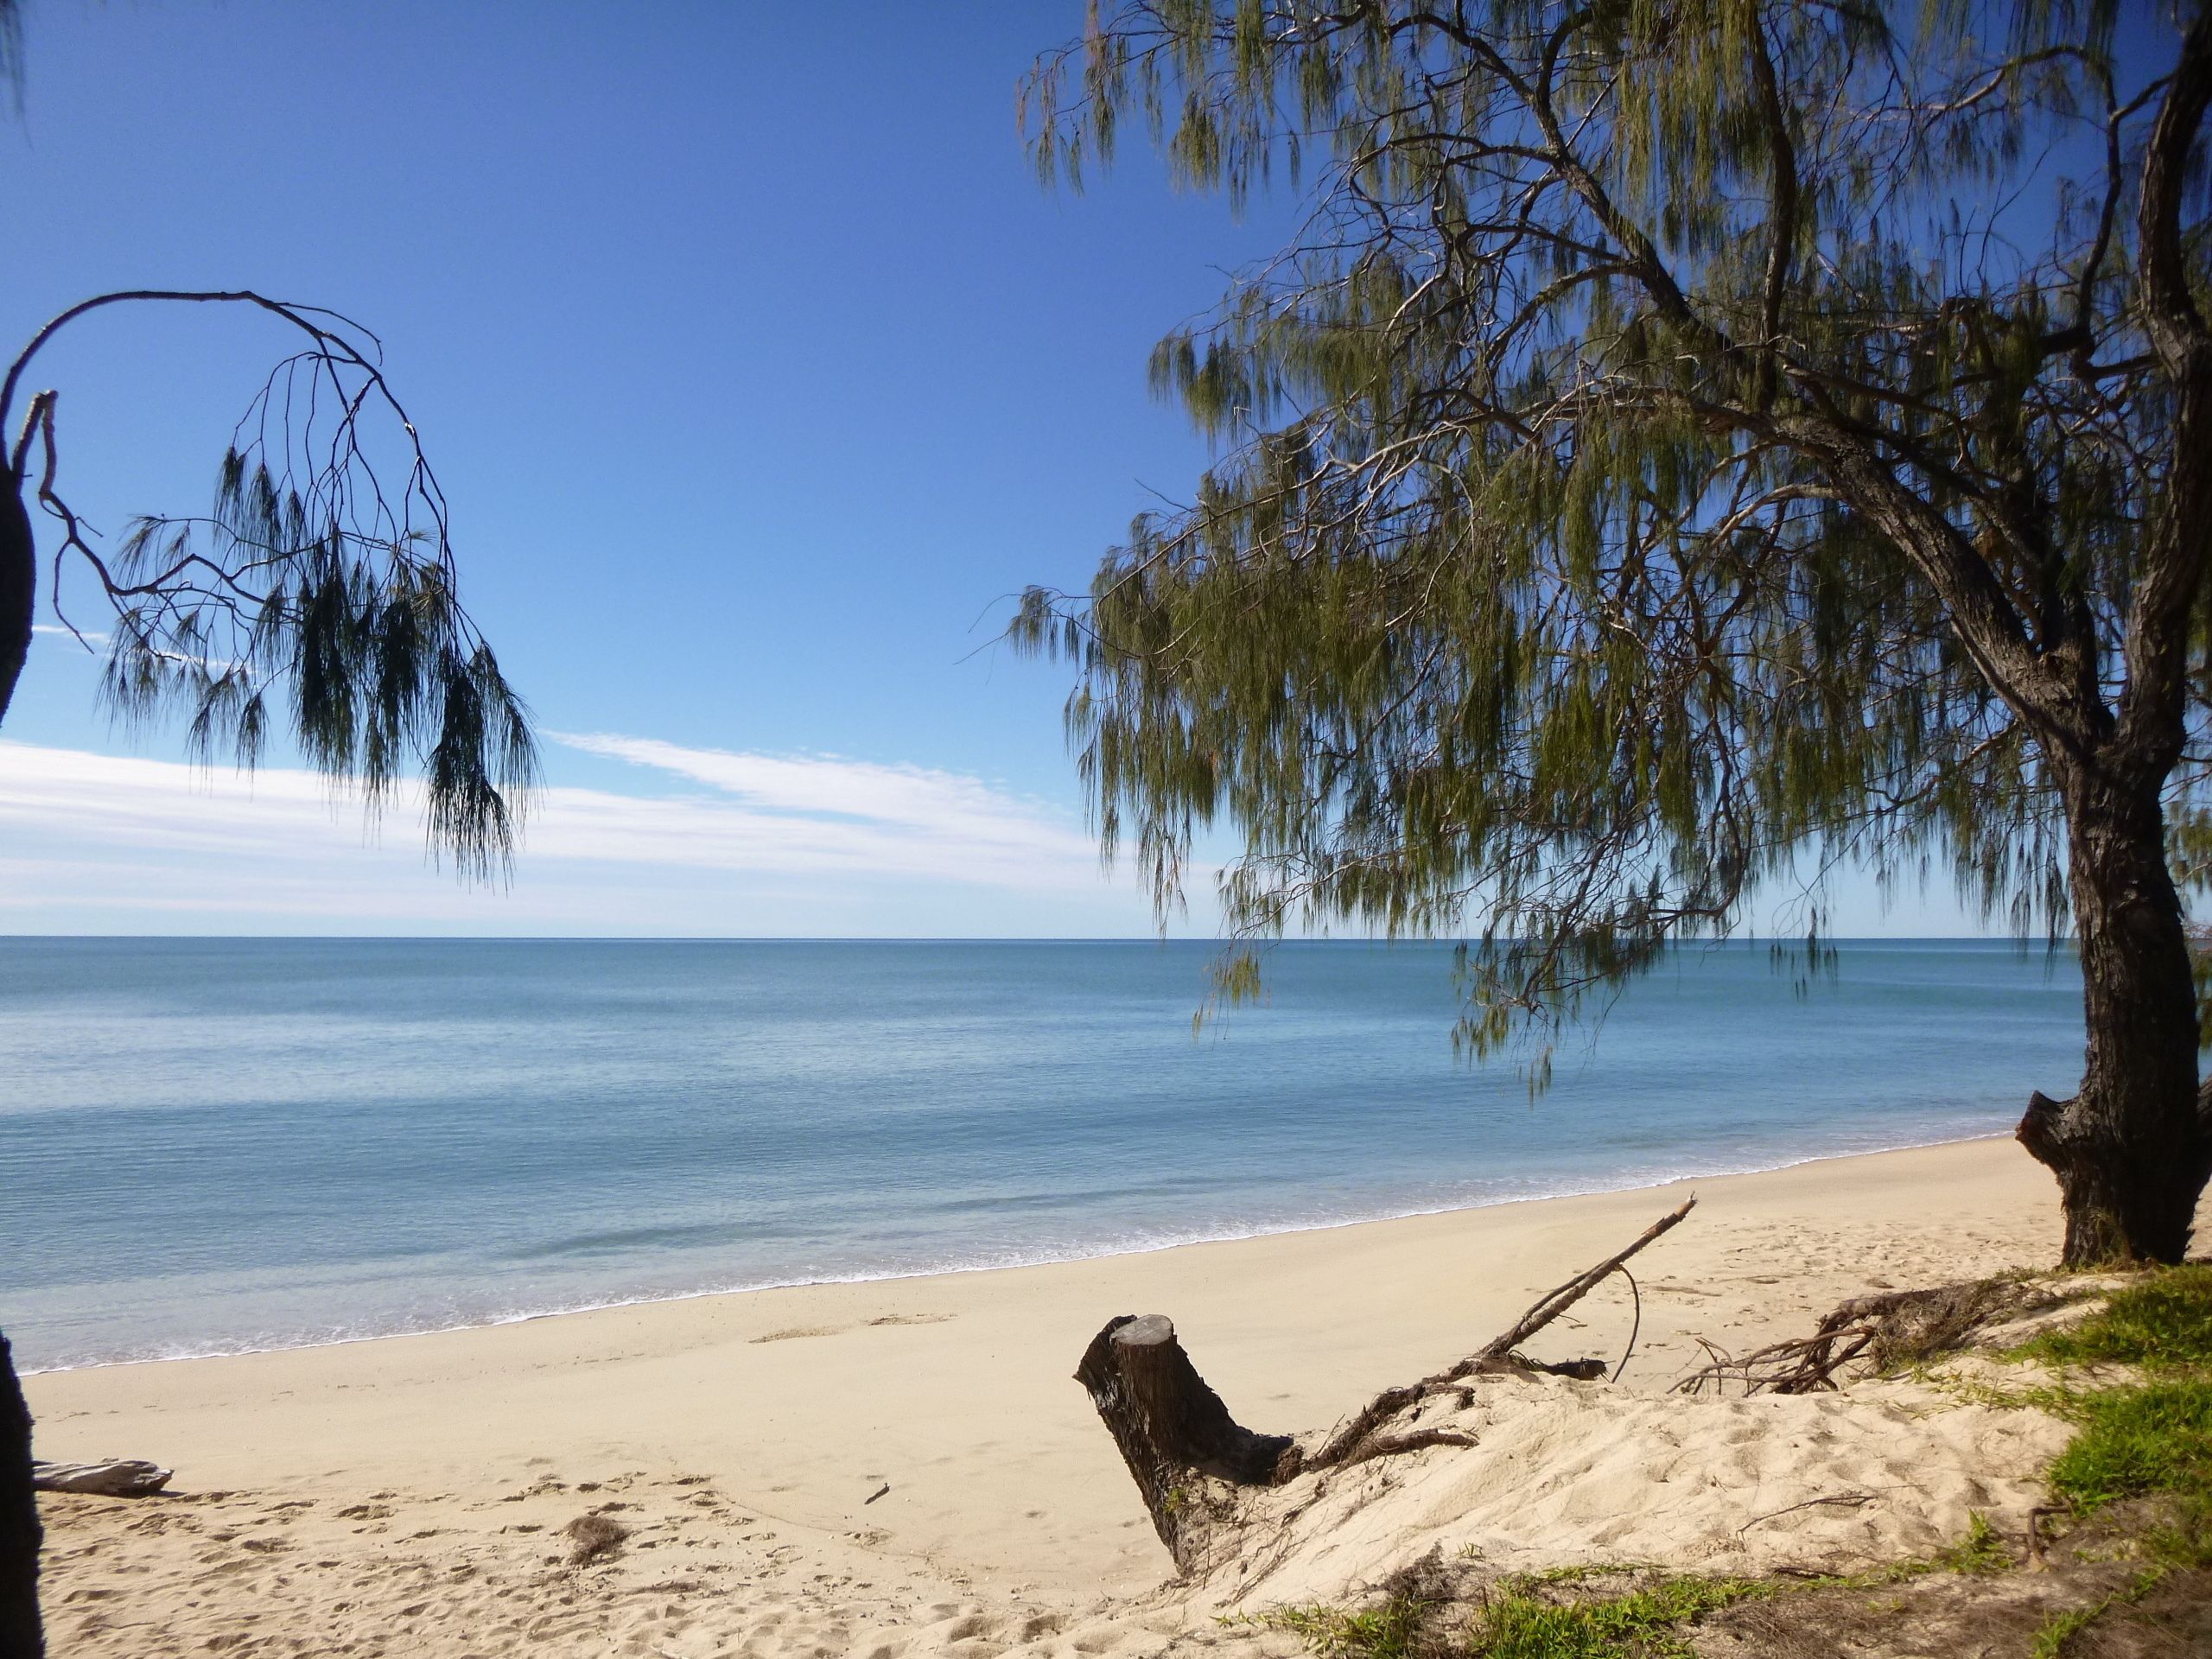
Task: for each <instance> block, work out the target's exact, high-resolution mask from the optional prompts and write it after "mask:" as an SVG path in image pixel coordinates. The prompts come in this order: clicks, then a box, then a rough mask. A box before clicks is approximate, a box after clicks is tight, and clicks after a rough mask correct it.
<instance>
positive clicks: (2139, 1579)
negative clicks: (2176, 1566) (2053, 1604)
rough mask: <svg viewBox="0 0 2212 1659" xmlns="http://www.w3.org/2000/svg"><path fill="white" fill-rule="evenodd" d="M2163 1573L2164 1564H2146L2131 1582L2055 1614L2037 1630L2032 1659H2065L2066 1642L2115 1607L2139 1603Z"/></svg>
mask: <svg viewBox="0 0 2212 1659" xmlns="http://www.w3.org/2000/svg"><path fill="white" fill-rule="evenodd" d="M2165 1576H2166V1569H2165V1568H2164V1567H2146V1568H2145V1569H2144V1571H2142V1572H2140V1573H2137V1574H2136V1575H2135V1579H2134V1580H2133V1582H2132V1583H2130V1584H2129V1585H2127V1586H2126V1587H2125V1588H2123V1589H2119V1590H2115V1591H2113V1592H2112V1594H2110V1595H2108V1596H2107V1597H2106V1598H2105V1599H2103V1600H2101V1601H2093V1602H2091V1603H2090V1604H2089V1605H2088V1606H2086V1607H2069V1608H2068V1609H2067V1610H2066V1611H2064V1612H2063V1613H2054V1614H2052V1615H2051V1617H2050V1618H2047V1619H2045V1620H2044V1623H2043V1628H2042V1629H2041V1630H2037V1632H2036V1645H2035V1648H2034V1650H2033V1651H2034V1659H2064V1655H2065V1652H2066V1644H2067V1643H2069V1641H2071V1640H2073V1638H2074V1637H2077V1636H2079V1635H2080V1634H2081V1633H2082V1631H2083V1630H2088V1628H2089V1626H2090V1625H2092V1624H2095V1623H2096V1622H2097V1621H2098V1620H2099V1619H2100V1618H2103V1617H2104V1616H2105V1614H2106V1613H2107V1612H2109V1611H2111V1610H2112V1609H2113V1608H2114V1607H2122V1606H2128V1605H2133V1603H2135V1602H2139V1601H2140V1600H2142V1599H2143V1598H2144V1597H2145V1596H2146V1595H2148V1594H2150V1592H2152V1591H2153V1590H2155V1589H2156V1588H2158V1585H2159V1582H2160V1581H2161V1580H2164V1577H2165Z"/></svg>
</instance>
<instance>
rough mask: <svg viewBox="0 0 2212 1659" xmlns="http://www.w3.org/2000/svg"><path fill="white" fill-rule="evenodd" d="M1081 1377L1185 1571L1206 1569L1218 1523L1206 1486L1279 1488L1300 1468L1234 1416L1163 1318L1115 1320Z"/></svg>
mask: <svg viewBox="0 0 2212 1659" xmlns="http://www.w3.org/2000/svg"><path fill="white" fill-rule="evenodd" d="M1075 1376H1076V1381H1077V1382H1078V1383H1082V1384H1083V1386H1084V1388H1086V1389H1089V1390H1090V1399H1091V1403H1092V1404H1094V1405H1096V1407H1097V1408H1098V1414H1099V1416H1100V1417H1102V1418H1103V1419H1104V1420H1105V1423H1106V1427H1107V1430H1108V1432H1109V1433H1111V1434H1112V1435H1113V1437H1114V1443H1115V1445H1116V1446H1119V1447H1120V1448H1121V1451H1122V1461H1123V1462H1124V1463H1126V1464H1128V1466H1129V1473H1130V1474H1131V1475H1133V1476H1134V1477H1135V1479H1136V1483H1137V1490H1138V1491H1140V1492H1141V1493H1142V1494H1143V1496H1144V1506H1145V1508H1146V1509H1147V1510H1150V1511H1151V1513H1152V1524H1153V1527H1154V1530H1156V1531H1157V1532H1158V1533H1159V1534H1160V1542H1161V1543H1163V1544H1165V1545H1166V1546H1167V1553H1168V1554H1170V1555H1172V1556H1173V1557H1174V1558H1175V1565H1176V1567H1178V1568H1179V1570H1181V1571H1183V1572H1189V1571H1190V1570H1191V1569H1192V1567H1195V1566H1196V1565H1198V1557H1199V1554H1200V1550H1201V1547H1202V1545H1203V1543H1204V1539H1205V1529H1206V1525H1207V1522H1208V1521H1209V1520H1210V1518H1211V1505H1210V1504H1209V1503H1207V1502H1206V1497H1205V1491H1204V1488H1203V1484H1202V1482H1203V1480H1204V1479H1205V1478H1206V1477H1209V1476H1210V1477H1212V1478H1216V1479H1219V1480H1226V1481H1230V1482H1232V1483H1234V1484H1237V1485H1240V1486H1273V1485H1276V1484H1280V1483H1281V1481H1283V1480H1285V1479H1287V1478H1289V1476H1290V1475H1291V1473H1293V1472H1294V1471H1295V1469H1296V1466H1297V1465H1296V1458H1297V1448H1296V1447H1295V1446H1293V1445H1292V1444H1291V1440H1290V1437H1289V1436H1288V1435H1287V1434H1255V1433H1253V1432H1252V1431H1251V1430H1250V1429H1249V1428H1244V1427H1239V1426H1238V1424H1237V1422H1236V1420H1235V1419H1234V1418H1232V1417H1231V1416H1230V1414H1229V1408H1228V1407H1226V1406H1224V1405H1223V1404H1222V1403H1221V1396H1220V1395H1217V1394H1216V1393H1215V1392H1214V1391H1213V1390H1212V1389H1210V1388H1208V1387H1207V1386H1206V1384H1205V1378H1203V1377H1201V1376H1199V1375H1198V1371H1197V1370H1196V1369H1195V1368H1194V1367H1193V1366H1192V1363H1191V1361H1190V1357H1189V1356H1188V1355H1186V1354H1185V1353H1184V1351H1183V1344H1181V1343H1179V1342H1178V1341H1177V1340H1176V1339H1175V1326H1174V1323H1173V1321H1172V1320H1170V1319H1168V1318H1167V1317H1166V1315H1165V1314H1160V1313H1147V1314H1146V1315H1145V1316H1144V1317H1143V1318H1142V1319H1138V1318H1136V1317H1135V1315H1133V1314H1128V1313H1124V1314H1122V1316H1121V1317H1120V1318H1119V1319H1109V1320H1108V1321H1107V1324H1106V1328H1105V1329H1104V1330H1103V1331H1101V1332H1099V1333H1098V1334H1097V1335H1096V1336H1095V1337H1093V1338H1091V1339H1090V1347H1089V1348H1087V1349H1085V1350H1084V1355H1083V1363H1081V1364H1079V1365H1077V1367H1076V1371H1075Z"/></svg>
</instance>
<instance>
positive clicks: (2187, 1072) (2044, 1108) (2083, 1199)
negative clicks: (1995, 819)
mask: <svg viewBox="0 0 2212 1659" xmlns="http://www.w3.org/2000/svg"><path fill="white" fill-rule="evenodd" d="M2061 788H2062V791H2063V794H2064V797H2065V801H2066V816H2067V833H2068V842H2069V846H2068V856H2069V864H2070V869H2069V876H2070V884H2069V885H2070V887H2071V890H2072V896H2073V904H2074V925H2075V938H2076V939H2077V941H2078V942H2079V945H2080V950H2081V955H2082V1001H2083V1011H2084V1014H2086V1016H2087V1024H2088V1056H2087V1065H2086V1066H2085V1068H2084V1071H2083V1075H2082V1090H2081V1092H2080V1093H2079V1094H2078V1095H2076V1096H2074V1098H2073V1099H2071V1100H2066V1101H2054V1100H2050V1099H2047V1098H2046V1097H2045V1096H2043V1095H2040V1094H2038V1095H2036V1096H2033V1097H2032V1098H2031V1100H2030V1102H2029V1104H2028V1111H2027V1116H2024V1117H2023V1118H2022V1119H2021V1120H2020V1127H2019V1128H2018V1135H2019V1138H2020V1141H2021V1142H2022V1143H2023V1144H2024V1145H2025V1146H2026V1147H2027V1149H2028V1150H2029V1151H2030V1152H2031V1153H2032V1154H2034V1155H2035V1156H2036V1158H2037V1160H2040V1161H2041V1162H2043V1163H2044V1164H2046V1165H2048V1166H2050V1169H2051V1171H2052V1173H2055V1174H2056V1176H2057V1177H2058V1186H2059V1192H2060V1195H2061V1197H2062V1198H2063V1201H2064V1204H2065V1210H2066V1247H2065V1255H2064V1261H2065V1264H2066V1265H2067V1266H2069V1267H2077V1268H2078V1267H2089V1266H2092V1265H2094V1264H2096V1263H2099V1262H2121V1261H2143V1262H2178V1261H2180V1260H2181V1259H2182V1257H2183V1255H2184V1254H2185V1253H2186V1252H2187V1250H2188V1249H2189V1235H2190V1222H2191V1219H2192V1218H2193V1217H2194V1216H2195V1214H2196V1200H2197V1198H2198V1195H2199V1194H2201V1193H2202V1192H2203V1190H2204V1184H2205V1180H2206V1178H2207V1176H2208V1175H2212V1119H2209V1118H2208V1116H2207V1114H2206V1109H2205V1107H2204V1105H2203V1103H2202V1102H2201V1101H2200V1098H2199V1096H2198V1092H2197V1077H2196V1046H2197V1027H2196V986H2195V982H2194V981H2193V979H2192V977H2191V976H2190V957H2189V942H2188V939H2187V938H2186V937H2185V936H2184V935H2183V931H2182V915H2181V902H2180V899H2179V897H2178V896H2177V894H2176V893H2175V891H2174V884H2173V878H2172V876H2171V874H2170V873H2169V872H2168V870H2167V868H2166V856H2165V855H2166V843H2165V821H2164V813H2163V811H2162V810H2161V809H2160V806H2159V802H2158V790H2157V787H2156V786H2155V785H2152V786H2151V787H2148V788H2145V787H2139V786H2137V787H2129V786H2126V785H2121V784H2120V783H2117V782H2115V781H2114V780H2113V779H2110V778H2108V777H2107V776H2105V775H2103V773H2102V772H2101V771H2100V769H2098V768H2097V767H2096V766H2095V765H2094V762H2092V763H2090V764H2089V765H2088V766H2082V767H2080V768H2078V769H2076V768H2068V769H2067V771H2066V772H2065V773H2064V774H2063V776H2062V779H2061Z"/></svg>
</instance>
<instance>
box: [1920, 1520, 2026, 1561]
mask: <svg viewBox="0 0 2212 1659" xmlns="http://www.w3.org/2000/svg"><path fill="white" fill-rule="evenodd" d="M1936 1565H1937V1566H1939V1567H1948V1568H1950V1570H1951V1571H1952V1572H1954V1573H2002V1572H2003V1571H2004V1570H2005V1568H2006V1567H2010V1566H2012V1551H2011V1550H2009V1549H2007V1548H2005V1541H2004V1539H2003V1538H2001V1537H1999V1535H1998V1532H1997V1529H1996V1528H1994V1527H1993V1526H1991V1525H1990V1524H1989V1517H1988V1516H1986V1515H1984V1514H1983V1513H1982V1512H1981V1511H1980V1510H1967V1535H1966V1536H1965V1537H1963V1538H1961V1539H1960V1540H1959V1541H1958V1542H1956V1543H1955V1544H1950V1545H1947V1546H1945V1547H1944V1548H1942V1549H1939V1550H1937V1551H1936Z"/></svg>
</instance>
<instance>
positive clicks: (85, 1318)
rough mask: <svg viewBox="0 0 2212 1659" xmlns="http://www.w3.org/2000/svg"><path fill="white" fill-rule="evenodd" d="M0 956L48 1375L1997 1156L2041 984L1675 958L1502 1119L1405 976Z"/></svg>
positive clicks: (1027, 945)
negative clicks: (1827, 972) (1257, 991)
mask: <svg viewBox="0 0 2212 1659" xmlns="http://www.w3.org/2000/svg"><path fill="white" fill-rule="evenodd" d="M1212 953H1213V947H1211V945H1208V944H1197V943H1192V944H1166V945H1161V944H1152V943H1135V942H1131V943H1124V942H1109V943H1100V942H1088V943H1069V944H1052V943H1031V942H1017V943H1004V944H973V943H958V944H936V943H912V942H897V943H881V944H865V943H862V944H855V943H846V942H838V943H823V944H813V943H757V942H739V943H694V942H634V943H608V942H593V941H562V942H553V943H542V942H510V941H461V940H453V941H401V940H264V939H235V940H233V939H175V940H137V939H131V940H125V939H26V938H10V939H0V1325H4V1327H5V1328H6V1330H7V1332H8V1333H9V1335H10V1338H11V1339H12V1340H13V1341H14V1342H15V1344H16V1348H17V1354H18V1359H19V1363H23V1364H25V1365H26V1366H28V1367H30V1368H34V1369H37V1368H51V1367H54V1366H64V1365H77V1364H86V1363H99V1362H103V1361H111V1360H118V1359H132V1358H152V1357H163V1356H172V1355H182V1354H199V1353H214V1352H230V1351H240V1350H246V1349H253V1348H264V1347H271V1346H283V1345H291V1344H303V1343H314V1342H324V1341H332V1340H339V1339H343V1338H353V1337H363V1336H372V1335H378V1334H385V1333H390V1332H401V1331H419V1330H428V1329H434V1328H437V1327H440V1326H444V1325H466V1324H480V1323H486V1322H490V1321H493V1320H497V1319H510V1318H516V1317H521V1316H524V1315H527V1314H531V1313H543V1312H548V1311H551V1310H554V1309H558V1308H566V1307H575V1306H591V1305H597V1304H601V1303H607V1302H613V1301H623V1300H637V1299H641V1298H652V1297H664V1296H673V1295H682V1294H692V1293H696V1292H702V1291H709V1290H719V1289H732V1288H738V1287H750V1286H758V1285H766V1284H780V1283H791V1282H797V1281H815V1280H824V1279H844V1278H868V1277H877V1276H882V1275H887V1274H906V1273H921V1272H931V1271H937V1270H943V1269H948V1268H974V1267H986V1266H997V1265H1003V1264H1007V1263H1014V1262H1037V1261H1046V1260H1053V1259H1059V1258H1065V1257H1071V1256H1081V1255H1102V1254H1106V1253H1109V1252H1113V1251H1117V1250H1128V1249H1146V1248H1151V1247H1155V1246H1159V1245H1163V1244H1168V1243H1176V1242H1179V1241H1184V1240H1190V1239H1198V1238H1219V1237H1224V1236H1239V1235H1245V1234H1251V1233H1258V1232H1268V1231H1275V1230H1285V1229H1291V1228H1299V1227H1309V1226H1315V1225H1321V1224H1327V1223H1331V1222H1338V1221H1345V1220H1351V1219H1360V1218H1368V1217H1381V1216H1389V1215H1402V1214H1408V1213H1411V1212H1414V1211H1423V1210H1434V1209H1440V1208H1446V1207H1451V1206H1456V1205H1469V1204H1481V1203H1487V1202H1493V1201H1497V1200H1500V1199H1506V1198H1526V1197H1533V1196H1540V1195H1545V1194H1552V1193H1560V1192H1588V1191H1595V1190H1599V1189H1601V1188H1610V1187H1620V1186H1627V1185H1642V1184H1645V1183H1649V1182H1654V1181H1658V1180H1663V1179H1669V1178H1670V1177H1673V1176H1677V1175H1684V1174H1702V1173H1719V1172H1723V1171H1732V1170H1745V1169H1756V1168H1768V1167H1773V1166H1778V1165H1782V1164H1785V1163H1789V1162H1793V1161H1796V1160H1802V1159H1806V1158H1813V1157H1820V1156H1825V1155H1830V1154H1840V1153H1850V1152H1859V1151H1867V1150H1872V1149H1875V1148H1878V1147H1898V1146H1908V1145H1921V1144H1925V1143H1928V1142H1932V1141H1943V1140H1950V1139H1955V1138H1959V1137H1961V1136H1966V1135H1981V1134H1988V1133H1993V1132H1997V1131H2000V1130H2003V1129H2006V1128H2010V1127H2011V1125H2012V1123H2013V1122H2015V1121H2016V1120H2017V1118H2018V1115H2019V1111H2020V1109H2021V1106H2022V1105H2023V1103H2024V1101H2025V1099H2026V1096H2027V1094H2028V1091H2029V1090H2031V1089H2033V1088H2042V1089H2044V1090H2046V1091H2047V1092H2051V1093H2063V1092H2066V1091H2069V1090H2071V1088H2072V1087H2073V1084H2074V1081H2075V1078H2076V1077H2078V1076H2079V1072H2080V1066H2081V1050H2082V1025H2081V1004H2080V979H2079V975H2078V972H2077V970H2076V969H2075V966H2074V963H2073V962H2072V960H2071V959H2070V957H2065V956H2063V955H2062V956H2059V957H2049V956H2047V955H2046V954H2045V953H2044V951H2043V950H2040V949H2036V950H2030V951H2027V952H2025V953H2022V952H2020V951H2018V950H2016V949H2015V948H2014V947H2012V945H2011V944H2005V943H2002V942H1980V941H1972V942H1959V941H1941V942H1900V941H1869V942H1847V943H1846V944H1844V945H1843V947H1842V951H1841V957H1840V963H1839V964H1838V969H1837V972H1836V974H1835V975H1834V977H1833V979H1822V980H1819V981H1816V982H1814V984H1813V985H1812V986H1811V987H1810V988H1809V989H1807V990H1804V991H1803V992H1802V993H1801V991H1800V989H1799V988H1798V987H1797V986H1796V983H1795V982H1794V981H1793V978H1792V976H1790V975H1789V973H1787V972H1783V973H1777V972H1776V971H1775V970H1774V969H1773V968H1772V967H1771V966H1770V961H1769V957H1768V952H1767V950H1766V947H1765V946H1764V945H1751V946H1746V945H1743V944H1735V945H1730V946H1725V947H1717V948H1711V949H1705V948H1694V949H1691V950H1684V951H1681V952H1678V953H1677V954H1676V955H1675V957H1672V958H1671V959H1670V960H1669V963H1667V964H1666V965H1665V966H1664V967H1662V969H1660V970H1658V971H1657V972H1656V973H1654V974H1652V975H1651V976H1648V977H1646V978H1645V979H1643V980H1642V981H1640V982H1637V985H1636V986H1635V987H1634V988H1631V989H1630V991H1629V992H1628V994H1627V995H1624V997H1623V998H1622V999H1621V1000H1620V1001H1618V1003H1617V1004H1616V1005H1615V1006H1614V1007H1613V1008H1612V1010H1611V1014H1610V1016H1609V1017H1608V1018H1607V1020H1606V1021H1605V1025H1604V1027H1603V1029H1602V1031H1600V1032H1599V1033H1598V1034H1597V1039H1596V1041H1595V1044H1594V1046H1592V1044H1591V1042H1590V1041H1589V1039H1588V1035H1587V1033H1585V1034H1583V1035H1581V1036H1579V1037H1578V1036H1575V1035H1572V1034H1570V1035H1569V1036H1568V1037H1567V1039H1566V1041H1565V1042H1564V1043H1563V1045H1562V1046H1561V1048H1560V1053H1559V1056H1558V1059H1557V1062H1556V1069H1555V1073H1554V1082H1553V1084H1552V1087H1551V1089H1550V1090H1549V1091H1548V1093H1546V1094H1544V1095H1543V1096H1541V1098H1539V1099H1538V1100H1536V1101H1535V1103H1531V1101H1530V1099H1529V1092H1528V1090H1527V1088H1526V1086H1525V1084H1523V1082H1522V1079H1521V1078H1520V1077H1518V1076H1517V1075H1516V1071H1515V1068H1514V1066H1513V1065H1512V1064H1511V1063H1510V1061H1508V1062H1505V1063H1503V1064H1497V1063H1493V1064H1491V1065H1487V1066H1484V1067H1481V1068H1470V1067H1468V1066H1466V1065H1462V1064H1459V1063H1456V1062H1455V1061H1454V1058H1453V1056H1452V1046H1451V1041H1450V1033H1451V1027H1452V1020H1453V1018H1454V1016H1455V1014H1456V1011H1457V1006H1458V1005H1457V1002H1456V1001H1455V995H1454V991H1453V988H1452V956H1451V951H1450V950H1449V949H1448V948H1447V947H1442V946H1404V945H1400V946H1393V947H1383V946H1378V945H1368V944H1291V945H1286V946H1284V947H1281V949H1279V950H1277V951H1275V952H1274V954H1273V956H1272V957H1270V958H1269V960H1268V987H1269V995H1268V1001H1267V1002H1266V1004H1265V1005H1264V1006H1262V1007H1256V1008H1252V1009H1249V1010H1244V1011H1241V1012H1239V1013H1237V1014H1235V1015H1234V1016H1232V1017H1231V1018H1230V1020H1229V1021H1228V1022H1227V1023H1226V1025H1225V1026H1220V1027H1211V1028H1209V1030H1208V1031H1207V1032H1206V1033H1205V1034H1204V1035H1202V1036H1199V1037H1198V1038H1196V1039H1194V1038H1193V1036H1192V1027H1191V1015H1192V1011H1193V1009H1194V1008H1195V1007H1196V1006H1197V1004H1198V1000H1199V998H1200V997H1201V995H1203V992H1204V988H1205V965H1206V963H1207V962H1208V961H1209V960H1210V958H1211V955H1212Z"/></svg>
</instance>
